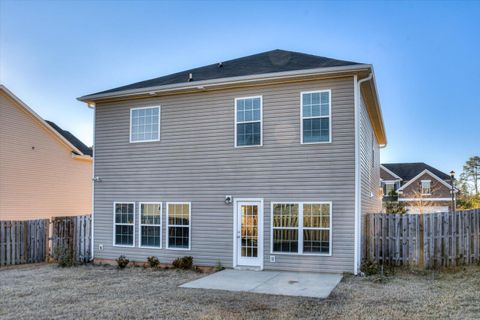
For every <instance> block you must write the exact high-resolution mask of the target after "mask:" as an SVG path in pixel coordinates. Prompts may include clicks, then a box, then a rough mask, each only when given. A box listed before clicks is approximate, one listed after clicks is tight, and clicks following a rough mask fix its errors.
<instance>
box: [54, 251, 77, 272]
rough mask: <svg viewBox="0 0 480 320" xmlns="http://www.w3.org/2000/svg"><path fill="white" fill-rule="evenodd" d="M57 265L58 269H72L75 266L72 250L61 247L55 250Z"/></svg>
mask: <svg viewBox="0 0 480 320" xmlns="http://www.w3.org/2000/svg"><path fill="white" fill-rule="evenodd" d="M56 253H57V264H58V266H59V267H62V268H66V267H73V266H74V265H75V258H74V254H73V250H71V249H70V248H66V247H62V248H57V252H56Z"/></svg>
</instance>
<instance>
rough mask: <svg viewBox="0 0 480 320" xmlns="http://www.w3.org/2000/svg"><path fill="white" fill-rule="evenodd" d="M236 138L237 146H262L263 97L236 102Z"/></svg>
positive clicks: (237, 100) (242, 99)
mask: <svg viewBox="0 0 480 320" xmlns="http://www.w3.org/2000/svg"><path fill="white" fill-rule="evenodd" d="M235 113H236V123H235V126H236V137H235V145H236V146H237V147H242V146H259V145H261V144H262V99H261V97H252V98H238V99H236V100H235Z"/></svg>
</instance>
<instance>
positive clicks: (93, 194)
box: [87, 104, 95, 261]
mask: <svg viewBox="0 0 480 320" xmlns="http://www.w3.org/2000/svg"><path fill="white" fill-rule="evenodd" d="M87 107H88V108H89V109H92V110H93V144H92V159H93V161H92V221H91V223H90V227H91V229H92V230H91V235H92V236H91V239H92V241H91V244H90V252H91V257H90V261H93V257H94V256H95V254H94V249H95V228H94V226H95V214H94V213H95V105H94V104H87Z"/></svg>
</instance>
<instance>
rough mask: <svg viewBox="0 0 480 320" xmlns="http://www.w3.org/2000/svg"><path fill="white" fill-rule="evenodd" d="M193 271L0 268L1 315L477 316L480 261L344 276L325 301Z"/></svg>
mask: <svg viewBox="0 0 480 320" xmlns="http://www.w3.org/2000/svg"><path fill="white" fill-rule="evenodd" d="M202 276H203V275H202V274H198V273H195V272H191V271H176V270H161V271H154V270H150V269H146V270H144V269H143V268H129V269H125V270H121V271H120V270H117V269H115V268H114V267H106V266H81V267H74V268H65V269H62V268H58V267H56V266H54V265H30V266H22V267H17V268H8V269H0V319H89V318H97V319H101V318H102V319H120V318H128V319H140V318H142V319H275V320H277V319H350V320H351V319H402V318H405V319H479V318H480V267H469V268H466V269H461V270H459V271H457V272H441V273H421V274H414V273H412V272H406V271H404V272H397V274H396V275H395V276H392V277H388V278H386V279H385V278H381V279H379V278H378V277H367V278H358V277H353V276H347V277H345V278H344V280H343V281H342V282H341V283H340V284H339V285H338V287H337V288H336V289H335V290H334V291H333V292H332V294H331V296H330V297H329V298H328V299H325V300H317V299H310V298H296V297H282V296H271V295H262V294H253V293H234V292H224V291H207V290H199V289H183V288H178V285H180V284H182V283H185V282H187V281H190V280H193V279H196V278H199V277H202Z"/></svg>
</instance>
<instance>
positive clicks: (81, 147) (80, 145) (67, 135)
mask: <svg viewBox="0 0 480 320" xmlns="http://www.w3.org/2000/svg"><path fill="white" fill-rule="evenodd" d="M45 122H47V123H48V124H49V125H50V126H51V127H52V128H53V129H55V131H57V132H58V133H60V135H62V136H63V137H64V138H65V139H67V140H68V141H69V142H70V143H71V144H73V145H74V146H75V147H76V148H77V149H78V150H80V151H81V152H82V153H83V154H85V155H88V156H92V148H89V147H87V146H86V145H85V144H84V143H83V142H82V141H80V140H79V139H78V138H77V137H75V136H74V135H73V134H71V133H70V132H69V131H66V130H63V129H62V128H60V127H59V126H57V124H56V123H55V122H52V121H48V120H45Z"/></svg>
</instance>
